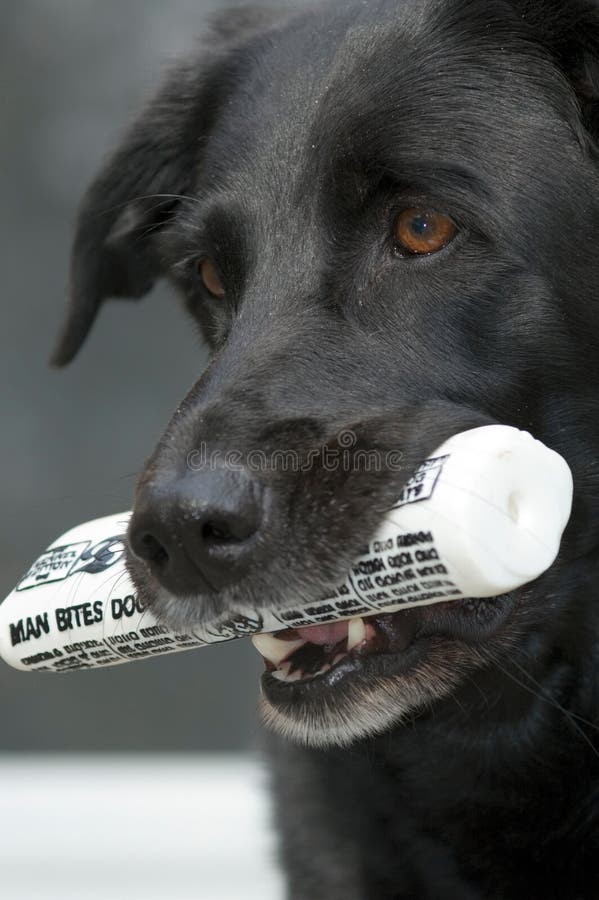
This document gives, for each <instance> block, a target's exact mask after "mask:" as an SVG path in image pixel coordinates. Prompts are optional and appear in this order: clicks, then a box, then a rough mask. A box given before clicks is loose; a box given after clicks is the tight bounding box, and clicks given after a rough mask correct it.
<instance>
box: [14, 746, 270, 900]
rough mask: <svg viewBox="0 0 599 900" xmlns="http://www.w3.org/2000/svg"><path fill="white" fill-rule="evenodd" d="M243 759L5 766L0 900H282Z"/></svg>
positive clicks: (262, 793) (257, 790) (254, 783)
mask: <svg viewBox="0 0 599 900" xmlns="http://www.w3.org/2000/svg"><path fill="white" fill-rule="evenodd" d="M265 788H266V779H265V776H264V775H263V773H262V771H261V770H260V769H259V767H258V766H257V765H255V764H253V763H252V762H250V761H248V760H247V759H246V758H242V757H239V758H237V757H202V756H198V757H189V756H167V757H154V756H152V757H137V756H127V757H104V758H99V757H68V756H67V757H62V756H57V757H50V758H49V757H44V756H31V757H25V758H22V759H17V758H14V757H0V796H1V797H2V813H1V816H0V873H1V875H0V879H1V881H0V896H2V898H3V900H282V898H283V897H284V891H283V887H282V883H281V879H280V876H279V874H278V872H277V871H276V868H275V864H274V847H273V840H272V835H271V832H270V829H269V822H268V802H267V796H266V789H265Z"/></svg>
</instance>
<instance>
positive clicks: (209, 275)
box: [199, 256, 226, 299]
mask: <svg viewBox="0 0 599 900" xmlns="http://www.w3.org/2000/svg"><path fill="white" fill-rule="evenodd" d="M199 271H200V276H201V278H202V281H203V282H204V287H205V288H206V290H207V291H209V292H210V293H211V294H212V296H213V297H218V298H219V299H220V298H221V297H224V296H225V293H226V292H225V286H224V284H223V283H222V280H221V277H220V275H219V274H218V272H217V271H216V266H215V265H214V263H213V262H212V260H211V259H210V258H209V257H207V256H206V257H204V259H203V260H202V261H201V263H200V264H199Z"/></svg>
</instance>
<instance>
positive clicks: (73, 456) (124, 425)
mask: <svg viewBox="0 0 599 900" xmlns="http://www.w3.org/2000/svg"><path fill="white" fill-rule="evenodd" d="M218 5H219V4H217V3H212V4H211V3H209V2H197V0H195V2H194V0H168V2H165V0H125V2H123V0H103V2H101V3H100V2H97V0H2V4H1V6H0V75H1V84H2V89H1V91H0V181H1V184H0V197H1V198H2V205H1V213H0V227H1V228H2V236H1V242H0V247H1V248H2V297H3V304H2V305H3V320H2V321H3V327H2V330H1V332H0V338H1V340H2V351H1V353H0V384H1V392H0V413H1V418H0V421H1V423H2V425H1V427H2V431H1V436H2V439H1V441H0V463H1V465H0V472H1V473H2V474H1V478H2V481H1V485H2V516H1V520H0V532H1V533H0V596H4V595H5V594H7V593H8V592H9V591H10V590H11V589H12V587H13V586H14V584H15V582H16V581H17V580H18V578H19V577H20V576H21V575H22V574H23V572H24V571H25V570H26V569H27V567H28V566H29V564H30V563H31V562H32V561H33V560H34V558H35V557H36V556H37V555H38V554H39V553H40V552H41V551H42V550H43V549H44V548H45V547H46V546H47V545H48V544H49V543H50V542H51V541H53V540H55V539H56V538H57V537H58V536H59V535H60V534H61V533H63V532H64V531H66V530H68V529H69V528H71V527H72V526H74V525H76V524H78V523H80V522H84V521H86V520H89V519H93V518H96V517H98V516H101V515H106V514H109V513H113V512H120V511H122V510H124V509H128V508H130V505H131V496H132V490H133V485H134V480H135V473H136V472H137V471H138V469H139V467H140V465H141V464H142V462H143V460H144V458H145V457H146V456H147V455H148V454H149V452H150V450H151V449H152V447H153V445H154V442H155V441H156V439H157V438H158V436H159V434H160V432H161V430H162V428H163V426H164V425H165V424H166V422H167V420H168V418H169V416H170V413H171V411H172V410H173V409H174V407H175V406H176V404H177V402H178V400H179V399H180V398H181V397H182V396H183V394H184V392H185V391H186V390H187V389H188V387H189V386H190V385H191V383H192V382H193V381H194V380H195V379H196V377H197V376H198V374H199V372H200V371H201V369H202V367H203V365H204V363H205V351H204V349H203V347H202V346H201V345H200V344H199V343H198V339H197V338H196V336H195V334H194V331H193V328H192V327H191V326H190V324H189V323H188V322H187V321H186V319H185V317H184V315H183V313H182V312H181V311H180V309H179V308H178V305H177V302H176V300H175V298H174V297H173V296H172V295H171V294H170V293H169V292H168V290H167V289H166V288H161V289H157V290H156V291H155V292H154V293H153V294H152V296H151V297H149V298H148V299H146V300H144V301H143V302H141V303H139V304H135V303H132V304H127V303H111V304H108V305H107V306H105V308H104V310H103V311H102V314H101V316H100V320H99V322H98V323H97V325H96V327H95V329H94V331H93V332H92V335H91V338H90V340H89V341H88V343H87V345H86V346H85V348H84V350H83V352H82V354H81V356H80V357H79V358H77V360H76V361H75V363H74V364H73V365H71V366H70V367H69V368H67V369H66V370H63V371H60V372H56V371H52V370H50V369H49V368H48V365H47V358H48V355H49V352H50V350H51V347H52V344H53V340H54V338H55V335H56V332H57V329H58V326H59V322H60V319H61V314H62V308H63V303H64V296H65V284H66V273H67V262H68V254H69V243H70V238H71V231H72V223H73V219H74V215H75V210H76V207H77V203H78V200H79V197H80V195H81V192H82V191H83V189H84V188H85V186H86V184H87V182H88V181H89V179H90V178H91V177H93V175H94V173H95V171H96V169H97V166H98V165H99V163H100V161H101V159H102V158H103V156H104V155H105V153H106V152H107V151H108V150H109V149H110V148H111V147H112V146H113V145H114V144H115V142H116V141H117V139H118V135H119V133H120V132H121V131H122V129H123V127H124V125H125V124H126V122H127V120H128V118H129V117H130V116H131V114H132V113H134V112H135V111H136V110H137V108H138V106H139V105H140V103H141V102H142V100H143V99H144V98H145V97H146V96H147V95H148V93H149V92H150V91H151V90H152V88H153V86H154V85H155V84H156V83H157V81H158V80H159V77H160V73H161V71H162V69H163V67H164V65H165V64H167V63H169V62H170V61H172V59H173V58H174V57H176V56H177V55H178V54H180V53H181V52H184V51H185V50H186V49H188V48H190V47H191V46H192V45H193V37H194V35H195V34H198V33H200V32H201V29H202V20H203V18H204V16H205V13H206V11H207V10H209V9H210V8H215V7H217V6H218ZM221 5H222V4H221ZM260 670H261V662H260V660H259V658H258V656H257V654H256V653H255V651H254V650H253V649H252V647H251V645H250V644H249V642H248V641H247V640H242V641H236V642H233V643H231V644H226V645H221V646H218V647H208V648H206V649H204V650H199V651H195V652H189V653H183V654H179V655H175V656H169V657H164V658H160V659H156V660H151V661H147V662H135V663H130V664H127V665H124V666H119V667H116V668H114V669H105V670H100V671H97V672H78V673H71V674H66V675H62V676H59V675H53V674H39V675H33V674H26V673H19V672H16V671H14V670H12V669H10V668H9V667H8V666H5V665H4V664H3V663H0V673H1V674H0V722H1V723H2V725H1V730H0V750H4V751H13V750H18V749H21V750H27V751H37V750H40V751H41V750H44V751H47V750H60V751H62V750H70V751H86V750H95V751H98V750H110V751H123V750H137V751H164V750H174V751H176V750H195V749H200V750H224V749H238V748H243V747H246V746H250V745H252V744H253V743H254V741H255V738H256V734H257V731H258V726H257V720H256V714H255V707H256V698H257V684H258V673H259V671H260Z"/></svg>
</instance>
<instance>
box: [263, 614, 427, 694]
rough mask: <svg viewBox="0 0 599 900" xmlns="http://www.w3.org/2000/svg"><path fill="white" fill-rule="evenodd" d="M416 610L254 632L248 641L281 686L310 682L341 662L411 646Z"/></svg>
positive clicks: (397, 651)
mask: <svg viewBox="0 0 599 900" xmlns="http://www.w3.org/2000/svg"><path fill="white" fill-rule="evenodd" d="M416 612H417V611H416V610H402V611H400V612H395V613H384V614H380V615H374V616H369V617H367V618H355V619H351V620H349V621H342V622H333V623H330V624H326V625H310V626H308V627H304V628H289V629H287V630H286V631H280V632H276V633H275V634H258V635H255V636H254V637H253V638H252V642H253V644H254V646H255V647H256V649H257V650H258V652H259V653H260V654H261V655H262V658H263V660H264V664H265V667H266V671H267V672H268V673H269V675H270V676H271V677H272V678H273V679H276V680H277V681H279V682H282V683H284V684H298V683H301V682H309V681H314V680H315V679H318V678H320V677H322V676H325V675H327V674H328V673H332V672H334V670H335V669H337V668H341V667H342V664H343V663H345V662H351V661H353V662H356V663H357V662H358V661H359V660H363V659H364V658H365V657H367V656H375V655H384V654H394V655H395V654H398V653H402V652H404V651H405V650H406V649H407V648H408V647H409V646H410V644H411V642H412V639H413V637H414V635H415V632H416V630H417V624H418V616H417V615H416Z"/></svg>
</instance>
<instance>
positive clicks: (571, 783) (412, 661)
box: [55, 0, 599, 900]
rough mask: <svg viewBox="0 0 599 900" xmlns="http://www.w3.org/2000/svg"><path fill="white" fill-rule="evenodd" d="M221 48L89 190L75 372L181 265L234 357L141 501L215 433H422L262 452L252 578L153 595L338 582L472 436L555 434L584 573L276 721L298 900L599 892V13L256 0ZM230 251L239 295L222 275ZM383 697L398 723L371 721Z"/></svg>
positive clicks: (225, 596)
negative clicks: (416, 218) (292, 453)
mask: <svg viewBox="0 0 599 900" xmlns="http://www.w3.org/2000/svg"><path fill="white" fill-rule="evenodd" d="M207 46H208V47H209V49H205V50H202V51H201V52H200V53H199V54H198V56H197V59H192V60H190V61H188V62H187V63H185V64H184V65H183V66H182V67H181V68H179V69H177V70H175V71H173V73H172V74H171V75H170V76H169V78H168V79H167V82H166V84H165V86H164V88H163V90H162V92H161V93H160V95H159V97H158V98H157V99H156V100H155V101H154V102H153V103H152V104H151V105H150V106H149V108H148V109H147V110H146V111H145V112H144V113H143V115H142V116H141V118H140V119H139V120H138V121H137V123H135V124H134V126H133V128H132V129H131V131H130V132H129V134H128V135H127V136H126V137H125V139H124V141H123V143H122V145H121V147H120V148H119V150H118V151H117V153H116V155H115V156H114V157H113V158H112V159H111V160H109V161H108V163H107V165H106V167H105V169H104V171H103V172H102V173H101V174H100V176H99V178H98V180H97V181H96V182H95V184H94V185H92V187H91V189H90V191H89V193H88V195H87V197H86V199H85V201H84V204H83V208H82V212H81V218H80V221H79V227H78V233H77V238H76V241H75V249H74V254H73V270H72V272H73V275H72V300H71V308H70V314H69V319H68V321H67V324H66V328H65V331H64V333H63V337H62V339H61V342H60V345H59V348H58V350H57V352H56V355H55V360H56V362H58V363H64V362H67V361H68V360H69V359H70V358H71V357H72V356H73V355H74V354H75V352H76V351H77V349H78V347H79V345H80V344H81V342H82V341H83V339H84V338H85V335H86V333H87V331H88V330H89V327H90V326H91V323H92V321H93V318H94V316H95V315H96V312H97V309H98V307H99V305H100V303H101V302H102V301H103V300H104V299H105V298H106V297H112V296H117V297H121V296H123V297H139V296H141V295H142V294H144V293H145V292H146V291H147V290H148V289H149V287H150V286H151V284H152V283H153V281H154V280H155V279H156V278H158V277H159V276H167V277H169V278H170V279H171V280H172V281H173V282H174V283H175V284H176V285H177V286H178V287H179V288H180V290H181V293H182V295H183V297H184V298H185V303H186V306H187V308H188V310H189V311H190V313H191V315H192V317H194V319H195V320H196V321H197V322H199V323H200V325H201V327H202V330H203V333H204V335H205V336H206V339H207V340H208V341H209V342H210V345H211V346H212V348H213V350H214V356H213V361H212V363H211V365H210V367H209V369H208V370H207V372H206V373H205V374H204V375H203V376H202V378H201V379H200V380H199V381H198V383H197V384H196V385H195V387H194V388H193V390H192V391H191V392H190V394H189V395H188V397H187V398H186V399H185V401H184V402H183V403H182V405H181V407H180V408H179V409H178V410H177V412H176V414H175V416H174V417H173V419H172V421H171V423H170V424H169V426H168V428H167V431H166V432H165V435H164V438H163V439H162V441H161V442H160V444H159V446H158V447H157V449H156V451H155V453H154V454H153V456H152V458H151V459H150V461H149V462H148V464H147V466H146V469H145V470H144V474H143V476H142V479H141V482H140V488H139V490H140V491H143V490H144V485H146V484H147V483H148V482H149V481H151V480H153V481H155V480H156V479H157V478H161V477H164V473H165V472H167V471H168V472H173V471H177V472H180V473H183V472H184V471H185V467H186V460H187V457H188V454H189V452H190V451H191V450H192V449H193V448H194V447H196V446H197V444H198V442H199V441H201V440H205V441H207V443H208V444H209V447H210V448H211V449H219V450H223V451H225V450H227V449H231V448H234V449H239V450H240V451H241V452H243V453H247V452H249V451H250V450H253V449H257V448H260V449H262V450H266V451H273V450H279V449H289V448H293V449H296V450H297V451H298V452H300V453H301V454H307V453H308V452H310V451H312V450H313V449H314V448H321V449H322V448H323V446H331V445H334V442H335V440H336V438H337V436H338V435H339V432H340V431H341V430H342V429H344V428H351V429H352V430H353V432H354V433H355V434H356V438H357V441H358V445H359V446H361V447H364V448H366V449H372V448H378V449H382V450H385V449H390V448H393V449H397V448H400V449H401V450H402V452H403V453H404V455H405V469H404V471H403V472H401V473H397V472H396V473H391V472H377V473H373V472H364V471H353V472H346V471H325V469H324V468H323V467H322V466H319V465H318V460H317V462H316V464H314V465H312V466H311V467H310V468H309V470H307V471H304V472H300V473H297V472H280V471H266V472H264V473H262V474H261V476H260V477H261V478H262V480H263V481H264V484H265V487H267V488H268V491H269V496H270V497H271V499H272V504H271V511H270V517H269V520H268V523H267V527H266V528H265V533H264V535H263V540H262V541H261V544H260V549H259V550H257V552H256V557H255V560H254V563H253V566H252V567H251V568H250V570H249V573H248V574H247V576H245V577H244V578H243V580H242V581H241V582H240V583H239V584H237V585H234V586H233V587H231V588H227V589H226V590H223V591H221V592H219V593H212V594H208V593H206V594H203V595H202V596H200V597H198V598H196V599H195V600H194V601H191V600H189V599H181V600H180V602H177V603H173V602H172V601H168V602H167V601H166V600H165V599H164V597H163V596H162V595H161V592H160V590H159V587H158V586H157V584H156V583H155V581H154V580H153V579H152V577H151V575H150V574H149V573H148V571H147V567H145V566H144V565H143V564H142V563H141V562H140V561H139V560H136V559H135V558H133V557H132V558H131V560H130V565H131V570H132V573H133V575H134V577H135V578H136V580H137V583H138V586H139V589H140V592H141V593H142V595H143V596H144V598H145V599H146V600H147V602H148V603H149V604H150V605H151V606H152V607H153V608H154V609H155V610H156V612H157V613H158V614H160V615H163V616H164V617H165V618H166V619H168V620H169V621H171V622H172V623H177V624H183V625H186V626H191V625H193V624H194V622H198V621H199V620H200V619H202V618H203V617H204V616H205V615H206V611H207V610H208V611H210V612H214V610H215V609H222V608H227V607H228V606H231V607H233V605H234V604H235V602H236V601H240V602H241V603H243V604H251V603H252V602H253V601H258V600H260V601H261V602H262V601H265V600H266V602H267V601H268V598H269V597H272V598H274V597H277V598H278V599H280V598H286V599H287V600H288V602H289V603H292V602H294V600H295V599H297V597H298V595H299V596H300V597H303V598H313V597H316V596H318V594H319V592H320V591H321V590H322V588H323V586H324V585H326V584H328V583H330V582H331V581H334V580H335V579H336V578H338V577H339V576H340V575H341V574H343V573H344V571H345V570H346V568H347V566H348V564H349V562H350V561H351V559H352V557H353V555H354V554H355V552H356V550H357V548H358V547H359V546H360V544H361V542H362V540H363V537H364V535H365V534H367V533H368V532H369V531H371V530H372V529H373V528H374V527H375V526H376V524H377V522H378V521H379V519H380V517H381V515H382V512H383V510H384V509H385V508H386V507H387V506H388V504H389V501H390V499H394V498H395V497H396V496H397V492H398V490H399V488H400V487H401V484H402V483H403V481H404V480H405V477H406V476H407V474H409V472H410V470H411V467H412V466H413V465H414V464H415V463H416V462H417V461H419V460H420V459H422V458H423V457H425V456H426V454H427V453H428V452H429V451H430V450H432V449H433V448H434V447H435V446H437V445H438V444H439V443H440V442H441V441H442V440H443V439H444V438H446V437H447V436H449V435H450V434H454V433H456V432H458V431H461V430H463V429H465V428H467V427H470V426H474V425H478V424H483V423H488V422H496V421H498V422H502V423H506V424H511V425H516V426H518V427H520V428H525V429H527V430H530V431H531V432H532V433H533V434H534V435H535V436H536V437H537V438H539V439H541V440H542V441H544V442H545V443H546V444H548V445H549V446H551V447H553V448H554V449H556V450H557V451H559V452H560V453H561V454H562V455H563V456H564V457H565V458H566V460H567V461H568V462H569V464H570V466H571V468H572V470H573V474H574V479H575V488H576V491H575V506H574V514H573V517H572V521H571V524H570V526H569V528H568V531H567V533H566V538H565V541H564V543H563V547H562V552H561V555H560V558H559V560H558V562H557V564H556V565H555V566H554V567H553V568H552V570H551V571H550V572H549V573H547V575H545V576H544V577H543V578H541V579H539V580H538V581H537V582H536V583H535V584H533V585H531V586H528V587H527V588H525V589H522V590H521V591H517V592H515V593H514V595H513V596H511V597H509V598H504V599H503V600H500V601H497V602H494V603H493V602H486V603H471V604H468V603H462V604H452V605H451V607H448V606H445V607H443V608H438V609H437V608H429V609H428V610H427V611H426V612H424V611H419V612H418V613H416V614H414V615H415V618H414V619H413V620H412V621H413V622H414V623H415V636H414V643H413V647H412V648H411V650H410V653H411V655H409V656H405V655H403V654H398V655H397V657H390V658H389V659H386V660H385V661H384V671H383V672H382V675H381V677H382V679H383V681H384V684H385V686H386V687H385V689H384V690H383V688H381V686H380V684H381V678H379V680H378V681H377V683H376V684H375V683H374V681H373V680H372V679H369V678H368V677H367V674H366V673H364V672H362V673H361V674H359V673H358V674H357V675H356V676H355V677H347V678H346V679H345V680H344V681H343V682H342V683H341V684H340V685H339V686H338V687H336V688H333V687H332V686H330V687H329V688H328V689H325V690H324V691H320V693H318V692H317V691H315V692H313V693H310V691H309V690H308V691H307V692H306V694H305V696H303V697H301V698H300V699H296V700H294V701H293V702H289V703H288V704H282V705H281V708H279V709H275V708H274V707H273V706H272V704H271V708H270V710H267V718H269V719H271V720H272V721H273V722H274V724H275V728H278V729H279V731H283V732H284V731H286V732H287V733H296V734H299V731H300V726H301V727H302V728H303V729H304V731H303V737H304V740H305V741H306V742H307V743H308V744H309V745H310V746H299V745H297V746H296V745H294V744H292V743H291V742H289V741H288V740H286V739H284V738H281V737H276V738H272V740H271V756H272V759H273V762H274V769H273V772H274V774H273V779H274V783H275V786H276V797H277V801H278V810H279V812H278V821H279V824H280V828H281V832H282V835H283V840H282V844H283V856H284V860H285V863H286V867H287V870H288V873H289V882H290V896H291V897H292V898H293V900H319V898H322V900H325V898H326V900H342V898H343V900H358V898H360V900H391V898H394V900H408V898H409V900H425V898H426V900H445V898H447V900H482V898H485V900H491V898H496V900H500V898H501V900H524V898H526V900H530V898H544V900H549V898H560V900H562V898H567V900H577V898H584V900H591V898H596V897H597V896H599V846H598V845H599V816H598V812H599V750H598V749H597V747H599V741H598V740H597V729H598V727H599V716H598V709H599V706H598V704H599V696H598V688H599V685H598V679H597V675H596V663H595V660H596V656H597V647H598V633H597V622H596V618H597V611H596V608H597V607H596V595H597V590H596V579H597V571H596V569H597V546H598V543H599V463H598V462H597V460H598V457H599V422H598V417H597V407H598V401H597V396H598V391H599V377H598V375H599V372H598V368H599V362H598V360H599V356H598V350H599V300H598V299H597V292H598V290H599V288H598V285H599V240H598V235H599V168H598V161H599V155H598V152H597V139H598V138H599V102H598V97H599V4H597V3H596V2H586V0H561V2H560V0H545V2H543V0H424V2H421V0H397V2H392V0H378V2H377V0H366V2H361V0H360V2H358V0H356V2H352V0H350V2H339V3H337V4H335V3H330V4H327V5H324V6H318V7H313V8H310V9H308V10H306V11H305V12H301V13H294V14H292V15H290V14H283V13H277V12H272V13H269V12H268V11H264V10H262V11H260V12H259V13H257V14H256V15H255V16H254V15H252V14H249V13H248V12H247V10H246V11H243V12H242V13H240V14H239V17H238V18H235V15H234V14H230V15H229V16H228V17H226V18H225V19H223V20H221V22H220V24H218V25H217V26H216V28H215V30H214V32H213V34H212V35H211V37H210V39H209V41H207ZM414 205H426V206H429V207H434V208H436V209H441V210H442V211H444V212H446V213H448V214H450V215H451V216H452V217H453V218H454V220H455V221H456V223H457V224H458V226H459V235H458V237H457V239H456V240H455V241H454V242H453V243H451V244H450V245H449V246H448V247H447V248H446V249H444V250H442V251H441V252H440V253H438V254H435V255H433V256H430V257H425V258H419V259H416V258H402V257H400V256H398V255H397V253H396V252H395V249H394V246H393V240H392V233H393V225H394V222H395V220H396V217H397V215H398V214H399V212H400V211H401V210H402V209H404V208H406V207H409V206H414ZM206 255H208V256H210V257H211V258H212V259H214V261H215V263H216V265H217V267H218V268H219V271H220V274H221V276H222V279H223V281H224V282H225V284H226V287H227V298H226V300H224V301H223V300H215V299H213V298H211V297H210V296H209V295H208V294H207V293H206V292H205V291H204V290H203V289H202V286H201V283H200V279H199V276H198V262H199V261H200V260H201V259H202V258H203V257H204V256H206ZM406 660H409V664H408V662H406ZM327 690H328V693H327ZM373 704H374V705H375V706H377V708H378V709H380V710H382V713H381V715H388V718H387V720H386V723H385V727H384V728H380V727H379V728H376V729H370V731H373V732H376V733H367V732H368V728H367V727H366V726H365V725H364V726H363V723H362V719H363V720H364V722H365V721H366V719H367V713H368V710H369V709H370V708H372V705H373ZM275 705H276V704H275ZM343 713H345V714H347V715H346V719H347V716H348V715H350V714H351V715H353V716H354V722H353V723H351V722H350V723H349V724H346V726H345V727H346V729H349V738H348V739H347V740H344V741H341V740H340V739H338V732H337V731H335V726H336V724H338V717H339V716H341V714H343ZM283 722H284V723H286V724H284V725H283V724H281V723H283ZM294 722H295V723H296V724H297V726H298V730H297V731H296V732H294V731H293V723H294ZM289 723H292V724H291V725H290V724H289ZM307 723H308V724H307ZM346 737H347V735H346ZM341 742H342V743H344V744H345V745H346V746H344V747H340V746H338V744H339V743H341ZM348 744H349V746H347V745H348ZM316 745H326V746H320V747H319V746H316Z"/></svg>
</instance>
